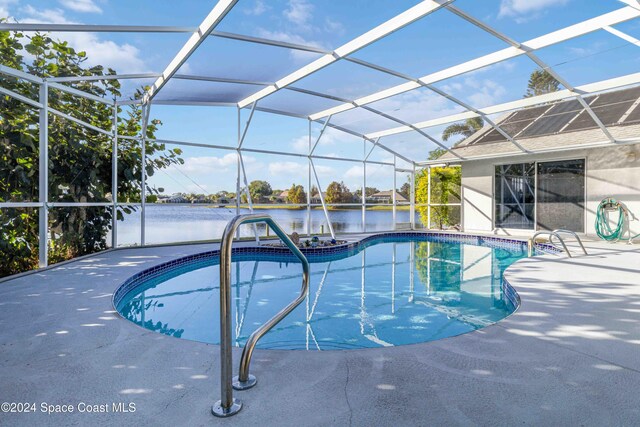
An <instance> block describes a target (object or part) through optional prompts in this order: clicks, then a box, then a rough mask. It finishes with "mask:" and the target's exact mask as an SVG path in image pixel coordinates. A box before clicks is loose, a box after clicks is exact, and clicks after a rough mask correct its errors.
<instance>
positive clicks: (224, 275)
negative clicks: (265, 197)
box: [211, 214, 310, 417]
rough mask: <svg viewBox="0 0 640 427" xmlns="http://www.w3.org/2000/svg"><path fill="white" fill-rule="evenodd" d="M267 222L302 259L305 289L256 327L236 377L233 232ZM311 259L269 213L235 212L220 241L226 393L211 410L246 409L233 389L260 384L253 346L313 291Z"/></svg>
mask: <svg viewBox="0 0 640 427" xmlns="http://www.w3.org/2000/svg"><path fill="white" fill-rule="evenodd" d="M256 222H264V223H266V224H267V226H269V227H271V229H272V230H273V231H274V232H275V233H276V235H277V236H278V237H279V238H280V239H281V240H282V241H283V242H284V244H285V245H287V247H288V248H289V249H291V251H292V252H293V254H294V255H295V256H296V257H297V258H298V259H299V260H300V262H301V263H302V289H301V290H300V295H298V297H297V298H296V299H295V300H293V301H292V302H291V303H290V304H289V305H287V306H286V307H285V308H283V309H282V310H280V311H279V312H278V314H276V315H275V316H273V317H272V318H271V319H269V320H268V321H267V322H266V323H265V324H264V325H262V326H260V327H259V328H258V329H256V330H255V331H254V332H253V333H252V334H251V336H250V337H249V339H248V340H247V343H246V344H245V346H244V349H243V351H242V357H241V359H240V372H239V375H238V376H237V377H236V378H232V370H233V357H232V353H231V349H232V346H231V245H232V243H233V236H234V234H235V233H236V230H237V229H238V227H239V226H240V225H241V224H250V223H256ZM309 270H310V269H309V261H308V260H307V258H306V257H305V256H304V254H303V253H302V252H301V251H300V249H299V248H298V247H297V246H296V245H295V244H294V243H293V242H292V241H291V239H290V238H289V236H287V234H286V233H285V232H284V231H283V230H282V228H280V226H279V225H278V224H277V223H276V222H275V221H274V220H273V218H271V216H270V215H266V214H245V215H237V216H235V217H234V218H233V219H232V220H231V221H229V223H228V224H227V227H226V228H225V229H224V233H223V235H222V241H221V242H220V387H221V392H222V397H221V399H220V400H218V401H217V402H216V403H215V405H213V407H212V408H211V412H213V414H214V415H216V416H218V417H228V416H231V415H234V414H237V413H238V412H239V411H240V410H241V409H242V402H241V401H240V400H238V399H234V398H233V389H234V388H235V389H237V390H246V389H248V388H251V387H253V386H254V385H255V384H256V377H255V376H253V375H251V374H249V365H250V364H251V356H252V355H253V350H254V348H255V346H256V344H257V343H258V340H260V338H262V336H263V335H264V334H266V333H267V332H268V331H269V330H270V329H271V328H273V327H274V326H275V325H277V324H278V323H279V322H280V321H281V320H282V319H284V318H285V317H286V316H287V315H288V314H289V313H291V311H293V309H294V308H296V307H297V306H298V305H299V304H300V303H301V302H302V301H304V299H305V297H306V296H307V294H308V293H309Z"/></svg>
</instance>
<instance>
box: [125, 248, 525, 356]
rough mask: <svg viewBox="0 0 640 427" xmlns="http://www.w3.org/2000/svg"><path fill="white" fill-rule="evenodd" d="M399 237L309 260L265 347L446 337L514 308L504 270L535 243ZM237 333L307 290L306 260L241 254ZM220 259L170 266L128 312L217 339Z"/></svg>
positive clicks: (143, 321)
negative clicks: (290, 307)
mask: <svg viewBox="0 0 640 427" xmlns="http://www.w3.org/2000/svg"><path fill="white" fill-rule="evenodd" d="M420 240H421V241H407V240H406V239H404V240H403V241H395V242H389V241H388V239H386V241H383V243H377V244H373V245H371V246H368V247H366V248H365V249H363V250H362V251H360V252H358V253H356V254H352V255H351V256H346V255H342V256H341V257H333V258H332V259H328V258H327V257H326V255H325V256H324V258H323V259H315V260H314V258H313V257H312V258H311V259H310V261H311V263H312V265H311V272H312V274H311V283H310V290H309V296H308V298H307V299H306V301H305V302H304V303H303V304H301V305H300V306H299V307H298V308H296V309H295V310H294V311H293V312H292V313H291V314H290V315H289V316H288V317H287V318H285V319H284V320H283V321H282V322H281V323H280V324H278V325H277V326H276V327H275V328H274V329H273V330H272V331H271V332H269V333H268V334H267V335H265V336H264V337H263V338H262V340H261V341H260V342H259V344H258V347H259V348H283V349H308V350H314V349H315V350H328V349H346V348H362V347H380V346H391V345H402V344H411V343H417V342H424V341H431V340H437V339H440V338H445V337H449V336H455V335H459V334H462V333H465V332H469V331H472V330H475V329H479V328H482V327H484V326H487V325H489V324H491V323H494V322H497V321H498V320H500V319H502V318H504V317H505V316H507V315H509V314H510V313H511V312H512V311H513V310H514V307H513V306H512V304H510V303H508V302H507V300H506V298H505V297H504V295H503V287H502V279H501V278H502V272H503V271H504V269H505V268H506V267H508V266H509V265H510V264H512V263H513V262H514V261H516V260H518V259H520V258H522V257H524V256H525V252H526V248H525V247H519V248H516V249H511V248H510V249H505V248H494V247H487V246H476V245H469V244H461V243H443V242H430V241H425V238H421V239H420ZM233 260H234V262H233V266H232V286H233V287H232V294H233V296H234V300H233V302H232V305H233V319H234V326H233V334H234V340H235V343H236V344H237V345H239V346H242V345H244V342H245V340H246V339H247V338H248V336H249V335H250V334H251V333H252V332H253V331H254V330H255V329H256V328H257V327H258V326H259V325H261V324H262V323H264V322H265V321H266V320H267V319H269V318H270V317H271V316H273V315H274V314H275V313H276V312H277V311H279V310H280V309H281V308H282V307H284V306H285V305H286V304H287V303H289V302H290V301H291V300H292V299H293V298H294V297H295V295H296V294H297V293H298V292H299V289H300V283H301V277H302V275H301V268H300V265H299V264H297V263H295V262H279V261H274V260H273V255H271V256H270V258H269V257H268V256H265V255H255V254H254V255H234V257H233ZM216 263H217V259H213V258H211V259H208V260H206V261H199V262H198V264H195V265H190V266H184V267H181V268H179V269H178V270H172V271H170V272H167V273H166V274H164V275H163V276H161V277H160V278H157V279H153V280H152V281H150V282H148V283H146V284H144V285H143V287H140V288H137V290H134V291H133V292H132V293H131V294H130V295H128V296H126V297H125V298H124V300H123V301H122V302H121V303H120V304H119V307H118V308H119V311H120V312H121V313H122V314H123V316H125V317H126V318H127V319H129V320H131V321H133V322H135V323H137V324H139V325H141V326H143V327H145V328H147V329H150V330H154V331H157V332H159V333H163V334H166V335H171V336H174V337H178V338H185V339H191V340H196V341H203V342H208V343H218V341H219V311H218V304H219V294H218V275H219V272H218V266H217V265H215V264H216Z"/></svg>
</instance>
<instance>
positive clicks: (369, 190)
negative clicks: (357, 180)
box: [354, 187, 380, 198]
mask: <svg viewBox="0 0 640 427" xmlns="http://www.w3.org/2000/svg"><path fill="white" fill-rule="evenodd" d="M379 192H380V190H378V189H377V188H376V187H366V188H365V191H364V194H365V196H366V197H371V196H373V195H374V194H376V193H379ZM354 195H355V196H356V197H358V198H362V189H361V188H358V189H357V190H356V191H355V193H354Z"/></svg>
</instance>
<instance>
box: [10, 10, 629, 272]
mask: <svg viewBox="0 0 640 427" xmlns="http://www.w3.org/2000/svg"><path fill="white" fill-rule="evenodd" d="M355 3H357V5H356V4H352V5H349V6H344V5H343V2H337V1H336V2H333V1H331V2H321V3H320V2H319V3H316V4H312V3H309V2H303V1H302V2H294V1H288V2H285V1H278V2H269V3H264V2H260V1H250V0H239V1H238V0H236V1H231V0H221V1H218V2H217V3H214V4H205V2H191V3H189V5H190V7H189V8H188V9H190V10H191V11H193V10H198V11H199V13H201V17H202V18H201V19H200V20H196V21H194V20H193V19H192V18H191V17H189V16H187V15H186V14H183V13H181V12H180V11H178V10H176V11H175V15H172V14H155V15H152V16H151V17H150V18H149V19H145V18H142V17H143V16H144V15H143V14H139V13H135V12H136V11H137V9H136V8H143V7H144V6H143V5H141V4H140V5H135V6H133V5H126V4H124V3H122V4H118V5H112V7H114V8H118V9H122V10H120V12H121V13H118V14H117V16H118V20H117V21H116V20H114V19H112V18H111V17H112V16H116V15H111V14H107V13H103V14H93V15H88V16H87V15H83V16H84V18H85V19H84V22H82V23H79V22H76V20H73V19H61V18H60V14H58V15H54V14H51V13H49V14H46V13H44V12H46V11H48V10H50V9H47V8H46V6H42V7H41V8H40V9H39V10H36V9H34V8H32V9H31V10H29V9H26V8H23V9H20V8H16V9H14V10H9V13H10V14H9V15H8V16H9V19H8V20H6V21H3V22H2V23H0V31H2V32H7V34H14V35H15V34H17V33H20V34H25V35H27V36H30V37H33V36H34V35H35V34H38V33H40V34H42V33H48V34H51V37H52V38H55V39H60V40H70V41H71V42H73V41H74V40H75V41H76V42H79V43H80V44H82V42H83V41H86V40H93V41H94V42H96V41H97V42H99V43H94V46H95V45H99V46H105V45H107V46H112V49H116V50H117V49H120V50H121V51H122V52H121V53H123V54H124V55H127V54H128V52H129V53H132V52H135V50H134V49H130V48H131V47H134V48H135V46H136V44H137V45H139V46H144V50H141V49H138V54H139V55H138V56H142V57H144V56H148V57H152V58H153V63H154V64H156V68H155V69H153V70H151V71H150V70H148V69H147V68H148V67H145V66H142V65H136V63H135V61H136V60H137V58H138V56H136V55H132V56H131V58H130V61H129V63H128V64H129V65H130V66H129V71H127V70H126V69H127V67H125V72H121V73H112V72H110V71H108V70H106V69H105V70H104V72H102V71H101V72H92V73H88V72H87V73H82V75H72V74H69V75H59V74H57V73H56V72H54V71H53V70H52V69H44V70H42V69H37V67H35V68H33V67H32V68H27V67H26V66H24V67H23V66H21V65H16V64H8V63H6V62H4V61H3V64H2V65H0V74H1V77H0V93H1V94H2V97H3V100H2V102H3V103H4V104H5V108H7V109H8V110H11V109H15V108H18V107H17V106H20V107H19V108H22V109H25V111H26V113H25V114H27V115H28V116H29V117H31V119H32V120H34V125H33V126H32V127H31V128H30V129H31V130H32V132H34V133H35V137H34V140H35V141H36V143H35V144H33V146H30V147H27V148H26V149H25V150H26V151H25V152H24V153H22V155H21V157H20V159H21V160H20V162H23V163H25V164H28V167H27V166H24V165H23V164H20V162H17V161H16V160H15V159H13V160H7V163H8V164H9V163H10V166H9V167H8V168H7V171H9V172H7V176H6V177H2V180H3V181H4V182H3V185H2V188H1V189H0V191H1V194H0V211H1V212H2V215H1V217H2V218H3V221H2V223H3V227H5V228H6V227H8V228H10V227H12V226H14V225H16V224H18V223H19V221H20V219H19V218H20V216H21V214H24V213H28V214H29V215H30V217H31V218H37V222H38V227H37V228H38V233H37V234H38V235H37V238H35V236H30V237H28V236H17V237H16V238H17V239H24V241H25V242H29V245H30V246H33V245H37V246H38V251H37V253H38V264H39V266H41V267H44V266H47V265H48V264H49V263H50V261H49V258H50V253H51V250H50V248H51V245H52V242H55V241H56V240H63V239H64V236H63V235H61V231H60V230H66V229H65V228H64V227H63V225H61V224H60V220H59V218H60V215H58V214H55V213H54V212H55V211H57V212H58V213H59V212H65V215H66V216H65V218H68V217H73V216H77V217H80V218H81V220H80V221H79V222H78V223H79V224H80V225H79V226H78V227H77V228H76V229H74V230H73V232H74V233H80V234H82V233H83V228H84V227H92V226H95V224H96V223H98V222H100V223H101V227H106V229H107V230H108V234H107V241H105V243H104V245H97V246H93V247H91V248H88V250H87V252H91V251H93V250H94V249H105V248H106V247H118V246H124V245H143V246H144V245H150V244H159V243H176V242H184V241H194V240H213V239H218V238H220V235H221V230H220V228H216V227H213V228H203V229H199V230H195V231H194V232H195V237H194V235H191V234H189V232H188V230H179V231H178V232H177V233H173V234H170V235H169V236H168V237H167V236H166V235H165V236H164V237H162V238H161V237H159V234H162V233H164V232H165V231H166V230H167V229H168V228H178V229H179V228H180V225H179V224H178V223H176V222H173V221H174V219H175V218H174V219H171V216H172V214H171V213H170V211H166V209H169V208H171V207H172V206H178V205H181V204H187V203H191V204H192V202H193V201H192V200H191V201H187V200H183V199H181V198H180V197H182V196H179V195H178V196H175V195H172V196H175V197H169V194H163V193H176V194H178V193H179V194H185V193H199V194H203V195H205V196H210V195H214V194H215V193H217V192H219V190H222V189H224V190H228V193H229V195H230V194H231V193H233V194H234V195H233V196H229V195H227V196H224V197H222V198H226V200H224V201H220V199H221V197H218V199H217V201H216V202H215V203H214V204H217V205H220V206H223V209H222V210H215V211H214V210H211V211H210V212H208V215H206V218H205V219H204V220H206V221H209V222H221V223H226V221H228V220H229V219H230V218H231V217H233V216H234V215H236V214H237V213H239V212H241V210H243V211H244V210H248V211H253V210H254V208H255V207H257V205H259V204H264V201H262V200H257V199H256V193H253V194H252V191H250V183H251V182H253V181H256V180H263V181H269V180H273V179H275V178H274V177H279V178H278V183H277V184H274V187H277V188H279V189H281V190H283V191H282V193H285V191H284V190H289V187H290V186H291V184H292V183H293V184H298V185H301V186H302V187H303V190H304V195H305V197H304V198H302V199H299V200H295V201H291V199H287V200H288V202H287V203H286V206H287V208H298V210H299V211H301V212H304V214H303V215H300V218H299V219H298V220H296V222H293V223H292V224H295V225H293V226H291V227H289V228H288V229H287V231H288V232H293V231H296V232H298V233H300V234H305V235H312V234H321V233H324V234H330V235H331V236H332V237H334V238H335V236H336V234H339V233H341V232H349V231H351V232H353V231H358V232H368V231H381V230H395V229H401V228H402V229H406V228H410V229H415V228H422V227H426V228H430V227H431V226H432V225H433V224H432V221H431V217H430V216H431V212H432V208H434V207H437V206H441V205H447V206H449V207H451V209H452V210H456V211H457V216H458V217H463V216H465V215H471V212H465V208H464V204H463V203H462V200H461V197H460V196H458V198H456V197H452V198H449V199H447V200H444V201H443V200H434V199H432V197H431V195H430V192H431V174H430V173H429V170H430V168H432V167H438V166H442V165H443V164H446V165H449V166H456V167H462V168H463V170H464V168H465V163H466V162H469V161H474V160H478V159H487V158H499V157H501V156H502V157H505V156H514V155H517V156H518V155H519V156H535V155H538V154H542V153H545V152H548V149H546V148H544V147H542V148H539V149H536V148H535V145H533V146H531V145H526V146H525V145H523V144H521V143H520V141H521V139H523V138H525V137H526V136H527V135H526V134H522V135H521V131H523V129H521V128H518V129H515V128H513V126H509V123H510V122H509V121H508V118H509V117H513V116H514V115H516V116H517V115H518V114H520V115H521V116H522V114H523V113H522V111H529V112H531V111H535V112H536V114H535V117H536V118H537V117H538V116H541V115H542V114H543V113H544V112H545V111H547V109H549V108H552V107H553V106H554V105H556V104H558V105H560V104H561V103H568V102H569V103H572V104H571V105H572V106H573V108H574V110H575V111H580V112H581V115H582V117H583V118H584V119H583V120H584V121H585V123H586V122H588V124H589V126H590V128H593V129H595V131H596V132H598V137H597V138H596V139H592V140H590V141H589V147H590V148H596V147H616V146H622V145H628V144H635V143H637V142H639V138H638V136H637V135H634V134H631V135H629V134H628V132H627V133H626V134H625V133H620V132H616V131H612V130H611V129H610V127H611V122H610V120H609V118H608V116H606V114H607V111H608V110H607V109H606V108H601V106H600V108H599V105H598V104H593V105H592V103H593V102H597V98H598V96H601V95H602V96H604V95H603V94H605V93H608V92H611V91H616V90H619V89H628V88H631V87H635V86H637V85H638V84H639V83H640V72H638V60H637V58H638V52H640V51H638V49H639V48H640V40H639V39H640V19H638V18H639V17H640V3H638V2H637V1H635V0H623V1H615V0H607V1H598V2H588V3H589V7H580V5H579V4H580V2H575V1H574V2H569V1H567V2H556V3H557V4H550V3H549V2H542V1H541V2H532V4H533V3H536V5H529V6H526V5H525V6H522V5H521V4H520V2H515V1H505V0H502V1H499V0H490V1H483V2H477V1H472V0H457V1H445V0H427V1H421V2H416V1H393V2H390V1H382V0H376V1H374V2H355ZM538 3H539V4H538ZM150 4H151V2H150ZM301 5H302V6H304V5H307V6H306V9H305V8H304V7H302V8H301ZM191 6H192V7H191ZM369 6H370V7H371V9H372V10H375V13H372V14H368V15H367V16H366V17H365V16H361V15H360V13H359V8H361V7H369ZM110 7H111V6H110ZM127 7H131V13H124V12H125V9H126V8H127ZM164 7H168V6H164ZM181 7H182V6H178V5H172V6H171V8H173V9H180V8H181ZM185 9H187V8H186V7H185ZM547 9H548V10H547ZM0 10H1V9H0ZM51 10H54V9H51ZM305 13H306V15H305ZM311 15H313V16H316V17H320V18H318V19H320V21H321V23H322V27H321V28H322V29H319V28H320V26H319V24H317V22H315V21H312V18H311V17H310V16H311ZM56 16H57V18H56ZM274 17H276V18H278V19H280V21H279V20H278V19H276V18H274ZM283 17H284V18H283ZM536 17H537V19H534V18H536ZM283 19H285V20H286V19H289V21H286V22H285V24H286V25H285V26H283V25H284V24H283V23H282V22H284V21H282V20H283ZM281 21H282V22H281ZM294 24H295V25H294ZM296 25H297V27H296ZM313 25H316V27H313ZM285 29H286V31H285ZM100 43H102V44H100ZM108 43H112V45H108ZM127 49H130V50H129V51H127ZM107 51H108V49H107ZM102 52H104V50H103V51H102ZM37 55H38V54H37V53H35V54H34V53H33V52H29V51H28V50H27V51H25V52H24V56H25V57H26V58H27V59H31V58H32V57H37ZM87 55H88V56H92V55H93V57H94V60H95V61H97V62H92V63H91V64H97V63H99V64H101V65H103V66H104V67H110V64H109V60H110V56H109V55H106V54H105V55H104V56H103V57H100V56H99V55H100V52H98V51H95V52H92V51H91V50H89V49H87ZM96 56H97V58H96ZM157 64H162V65H157ZM12 65H13V66H12ZM536 71H538V72H546V73H548V74H549V75H551V76H552V78H553V79H554V80H555V81H556V82H557V88H556V89H557V90H555V91H552V92H549V93H544V94H535V93H534V94H529V95H527V96H525V97H523V95H522V93H523V92H524V91H525V89H526V87H527V82H528V80H529V79H530V76H531V75H532V73H534V72H536ZM116 80H117V81H118V82H119V84H120V85H121V86H120V87H119V88H118V91H117V92H118V93H117V94H116V92H115V91H112V90H109V89H108V88H109V85H110V84H113V82H114V81H116ZM139 88H144V89H142V90H141V91H140V92H139V93H138V94H137V95H136V90H138V89H139ZM634 94H635V92H634ZM635 95H637V94H635ZM635 95H634V96H635ZM639 100H640V98H638V97H637V96H636V97H635V98H634V97H631V98H629V99H625V100H624V101H625V104H624V107H625V108H624V110H625V111H621V113H622V114H621V115H620V116H619V117H618V116H617V119H618V118H620V119H621V117H622V115H625V117H636V116H637V114H635V115H633V112H634V111H635V109H636V107H637V106H638V104H639V102H638V101H639ZM562 105H565V104H562ZM105 109H108V110H109V114H108V117H109V118H108V120H98V119H97V117H103V116H104V114H105V113H104V111H105ZM527 109H528V110H527ZM638 111H640V110H638ZM98 113H100V114H98ZM636 113H637V111H636ZM474 118H481V119H482V122H483V124H484V128H483V131H482V132H484V134H485V135H486V136H484V138H487V136H488V135H493V137H494V138H497V139H496V140H500V141H503V142H506V143H507V144H508V145H509V148H508V149H504V150H499V151H495V152H492V150H484V151H483V152H481V153H479V154H476V155H474V154H473V152H472V151H471V152H469V154H466V153H465V151H464V150H459V149H455V148H454V147H453V144H454V142H455V141H453V140H449V141H446V140H445V139H444V138H443V137H442V134H443V131H444V130H445V129H446V128H447V127H448V126H449V125H451V124H455V123H459V122H464V121H465V120H469V119H474ZM2 119H3V121H4V123H3V126H4V127H7V126H10V118H9V117H5V118H2ZM533 120H534V118H533V116H532V118H531V121H533ZM132 122H137V123H138V127H137V128H132V127H131V124H132ZM159 122H162V126H160V125H159ZM125 123H126V125H127V128H126V129H125V128H123V126H124V124H125ZM151 126H153V127H154V131H153V132H150V131H148V128H149V127H151ZM60 127H70V128H73V129H74V130H75V131H74V133H73V135H74V140H73V141H68V142H70V143H72V144H77V147H78V150H80V149H82V150H86V147H88V146H89V147H94V148H95V149H96V150H99V153H98V154H97V159H98V160H92V161H87V163H86V165H85V166H86V167H85V168H81V170H80V172H77V173H76V172H69V171H72V170H75V169H73V168H72V167H71V166H69V168H66V166H64V165H63V167H57V168H52V166H51V165H52V161H51V158H52V156H61V154H60V153H59V152H58V147H57V146H56V145H55V144H56V143H57V141H59V139H58V138H57V137H55V138H54V137H53V135H58V134H59V133H60V130H59V128H60ZM155 128H157V129H155ZM150 134H152V135H153V137H151V136H150ZM13 137H15V138H18V139H19V137H18V136H13ZM11 138H12V137H6V138H5V139H4V141H3V144H4V145H5V151H6V152H10V151H11V147H12V139H11ZM572 148H575V144H574V145H572V144H566V147H564V148H563V147H561V148H554V152H557V151H563V150H570V149H572ZM176 149H179V151H175V150H176ZM167 150H169V152H170V153H172V154H170V155H167V154H166V153H167ZM437 150H440V151H437ZM487 151H488V152H487ZM433 152H436V153H439V155H438V156H431V155H430V153H433ZM125 153H126V159H125V158H124V156H125ZM131 153H134V154H133V155H132V154H131ZM171 156H173V157H171ZM10 157H11V156H8V157H6V158H7V159H9V158H10ZM430 157H432V158H431V159H430ZM167 158H170V159H176V160H175V161H172V160H166V159H167ZM178 158H179V159H180V161H178V160H177V159H178ZM92 162H93V163H92ZM132 162H133V163H132ZM163 162H166V164H164V163H163ZM132 164H134V166H131V165H132ZM17 168H23V169H22V170H24V169H28V173H27V174H26V175H25V176H22V175H20V172H19V171H18V172H15V171H16V170H17ZM104 168H107V169H109V170H110V172H107V175H108V176H109V177H110V179H107V180H105V179H104V176H105V175H104V174H91V173H90V172H91V170H92V169H95V170H98V169H101V170H102V169H104ZM425 169H426V170H427V172H428V173H427V176H428V177H429V179H428V181H429V182H428V184H427V188H426V191H427V195H426V197H424V195H423V196H422V197H417V196H416V193H417V192H416V180H417V177H419V176H421V174H423V173H424V172H423V170H425ZM54 175H55V176H54ZM25 177H26V178H25ZM100 177H102V178H100ZM24 179H28V180H30V181H31V183H32V186H31V189H30V192H24V191H18V187H19V185H23V184H18V181H20V180H22V181H24ZM101 180H102V181H101ZM333 181H338V182H340V181H344V182H346V183H347V184H348V186H349V187H350V189H351V190H353V193H354V197H353V198H351V199H349V200H346V199H345V200H339V199H336V198H335V197H332V196H330V194H328V193H329V192H328V186H329V184H330V183H332V182H333ZM405 183H406V184H408V189H407V191H406V195H407V196H408V197H406V198H405V197H404V196H403V197H400V193H399V189H400V188H401V186H402V185H403V184H405ZM73 186H81V187H83V188H85V189H89V190H88V191H83V192H82V194H81V195H77V194H79V193H74V191H73ZM131 186H133V187H134V188H132V187H131ZM369 187H372V188H373V187H375V188H376V189H378V190H392V191H391V192H390V193H389V194H390V197H388V198H387V199H386V202H384V203H386V205H387V207H388V209H386V210H382V209H380V206H379V205H380V204H381V202H380V200H381V199H380V198H378V199H374V198H371V197H369V196H371V195H370V194H367V188H369ZM314 188H315V189H316V191H314ZM161 190H162V191H161ZM358 190H359V193H358ZM163 195H166V196H167V197H158V196H163ZM273 197H276V198H277V195H274V196H273ZM282 197H284V198H287V197H288V196H282ZM171 200H173V201H171ZM160 201H164V203H159V202H160ZM342 208H352V209H351V210H354V209H355V210H356V211H357V214H356V215H355V216H353V215H352V216H351V217H350V218H349V219H348V220H344V221H343V220H339V219H337V218H338V217H340V216H341V215H343V210H342ZM161 209H165V212H166V213H165V214H162V213H160V210H161ZM421 212H425V215H424V216H426V221H425V220H424V219H423V218H422V217H423V215H422V214H421ZM54 217H55V218H58V219H56V221H55V222H53V221H52V218H54ZM312 217H313V218H312ZM98 218H99V219H100V220H98ZM105 218H106V223H104V220H105ZM277 219H278V218H277V216H276V220H277ZM204 220H203V221H204ZM62 222H64V221H62ZM344 223H349V224H350V226H349V227H347V228H345V227H344V226H343V225H340V224H344ZM244 233H245V234H244V235H245V236H247V237H253V236H255V238H256V239H258V238H259V237H260V236H261V235H264V233H266V229H258V228H253V227H247V228H246V230H245V231H244ZM32 249H33V248H32Z"/></svg>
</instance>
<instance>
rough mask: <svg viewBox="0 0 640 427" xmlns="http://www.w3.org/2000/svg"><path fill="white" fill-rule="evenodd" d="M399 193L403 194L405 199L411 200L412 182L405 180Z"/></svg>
mask: <svg viewBox="0 0 640 427" xmlns="http://www.w3.org/2000/svg"><path fill="white" fill-rule="evenodd" d="M398 193H399V194H401V195H402V197H404V198H405V199H407V200H409V197H410V193H411V184H410V183H409V182H405V183H404V184H402V187H400V191H398Z"/></svg>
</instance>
